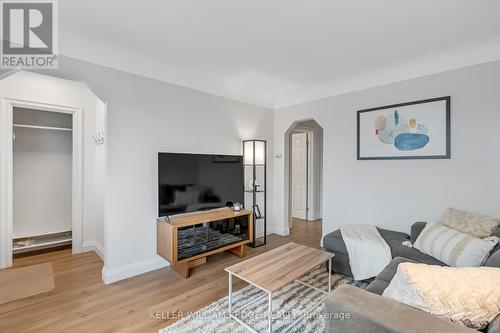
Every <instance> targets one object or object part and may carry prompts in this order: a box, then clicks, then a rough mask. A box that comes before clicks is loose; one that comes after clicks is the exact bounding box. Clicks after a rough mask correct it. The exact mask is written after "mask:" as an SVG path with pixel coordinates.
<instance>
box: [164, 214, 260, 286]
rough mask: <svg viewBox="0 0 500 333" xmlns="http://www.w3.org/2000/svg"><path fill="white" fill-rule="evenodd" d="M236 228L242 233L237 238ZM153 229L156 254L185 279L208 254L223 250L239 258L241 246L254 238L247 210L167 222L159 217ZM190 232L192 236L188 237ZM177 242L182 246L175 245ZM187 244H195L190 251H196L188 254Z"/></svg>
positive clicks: (180, 216) (166, 219)
mask: <svg viewBox="0 0 500 333" xmlns="http://www.w3.org/2000/svg"><path fill="white" fill-rule="evenodd" d="M214 224H215V225H216V226H221V225H222V224H226V229H227V230H225V231H218V230H215V229H214V228H213V226H214ZM237 225H240V227H239V228H240V229H243V228H242V226H244V230H245V232H244V233H242V234H241V235H240V234H238V233H237V230H238V229H237V228H238V227H237ZM156 226H157V228H156V231H157V236H156V237H157V243H158V244H157V246H158V247H157V252H158V254H159V255H160V256H162V257H163V258H165V259H166V260H168V261H169V262H170V265H171V267H172V268H173V269H174V270H175V271H176V272H177V273H179V274H180V275H181V276H183V277H184V278H186V279H187V278H188V277H189V269H190V268H192V267H195V266H198V265H201V264H204V263H205V262H206V261H207V256H209V255H211V254H215V253H219V252H223V251H227V252H229V253H231V254H234V255H236V256H238V257H243V256H244V255H245V251H244V246H245V244H249V243H251V242H252V241H253V236H254V235H253V214H252V212H251V211H248V210H241V211H239V212H235V211H233V210H232V209H231V208H219V209H213V210H209V211H202V212H194V213H187V214H182V215H177V216H173V217H171V218H170V219H168V218H166V217H160V218H158V219H157V223H156ZM190 227H192V228H190ZM230 231H232V232H230ZM190 232H191V233H192V234H189V233H190ZM200 232H201V233H203V232H206V240H205V238H203V237H205V236H203V235H201V236H200ZM197 233H198V235H197ZM179 235H180V236H179ZM186 235H187V236H186ZM236 235H238V236H236ZM240 236H241V237H240ZM218 237H219V238H218ZM223 238H226V240H224V241H226V242H230V243H228V244H225V243H223V242H224V241H223V240H222V239H223ZM238 239H240V240H239V241H238ZM180 242H181V243H182V244H179V243H180ZM190 242H197V244H194V245H193V248H195V247H196V249H199V250H198V251H193V253H192V255H191V254H190V252H189V251H190V247H189V244H191V243H190ZM186 243H187V244H188V245H186ZM186 249H187V250H186ZM200 249H201V250H200ZM179 250H181V251H182V253H180V251H179ZM186 252H187V253H188V254H186Z"/></svg>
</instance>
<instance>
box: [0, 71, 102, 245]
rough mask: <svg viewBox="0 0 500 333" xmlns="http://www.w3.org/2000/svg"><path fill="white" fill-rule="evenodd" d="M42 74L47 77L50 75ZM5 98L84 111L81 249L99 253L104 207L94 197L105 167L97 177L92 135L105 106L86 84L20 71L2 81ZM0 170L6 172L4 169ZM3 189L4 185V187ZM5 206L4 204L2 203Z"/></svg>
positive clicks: (0, 93) (99, 187)
mask: <svg viewBox="0 0 500 333" xmlns="http://www.w3.org/2000/svg"><path fill="white" fill-rule="evenodd" d="M43 73H44V74H47V73H48V72H43ZM4 97H6V98H12V99H20V100H27V101H33V102H37V103H47V104H53V105H54V104H55V105H63V106H73V107H81V108H82V109H83V112H82V113H83V115H82V117H83V182H84V185H83V206H82V210H83V222H82V246H83V250H84V251H85V250H93V249H96V247H97V250H99V251H102V249H103V247H104V235H103V234H104V230H103V216H104V212H103V210H102V207H103V204H102V202H101V203H98V202H96V201H98V200H102V199H99V197H95V195H94V194H95V193H99V192H101V193H102V192H103V191H104V190H103V184H102V182H101V183H98V182H100V181H99V179H101V178H102V177H103V175H102V174H103V173H104V166H102V165H101V166H99V167H98V168H97V169H98V170H101V175H98V174H97V173H96V163H97V164H98V163H100V161H99V159H96V149H98V148H96V145H95V143H94V141H93V139H92V135H93V134H94V133H95V131H96V122H97V119H98V118H99V117H103V116H104V107H105V105H104V103H103V102H102V101H100V100H99V99H98V98H97V97H96V96H95V95H94V94H93V93H92V91H90V90H89V89H88V88H87V86H86V85H85V84H82V83H79V82H73V81H68V80H63V79H60V78H56V77H51V76H47V75H40V74H37V73H30V72H18V73H15V74H13V75H10V76H6V77H4V78H2V79H1V80H0V98H4ZM98 112H99V113H98ZM1 127H2V126H0V130H1ZM0 153H1V152H0ZM0 157H1V155H0ZM0 167H1V166H0ZM0 171H2V172H3V170H0ZM99 177H100V178H99ZM2 186H4V185H3V184H2ZM96 198H97V199H96ZM2 200H4V198H2ZM3 203H5V202H4V201H3Z"/></svg>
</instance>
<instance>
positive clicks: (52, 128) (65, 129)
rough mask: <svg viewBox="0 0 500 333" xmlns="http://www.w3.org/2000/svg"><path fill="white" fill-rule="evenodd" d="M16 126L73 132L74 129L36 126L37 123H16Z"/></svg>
mask: <svg viewBox="0 0 500 333" xmlns="http://www.w3.org/2000/svg"><path fill="white" fill-rule="evenodd" d="M13 126H14V127H21V128H34V129H44V130H52V131H66V132H71V131H72V130H73V129H71V128H65V127H50V126H35V125H23V124H14V125H13Z"/></svg>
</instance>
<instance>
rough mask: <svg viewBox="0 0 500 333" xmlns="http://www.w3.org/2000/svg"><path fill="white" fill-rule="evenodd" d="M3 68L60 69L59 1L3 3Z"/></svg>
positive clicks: (7, 0) (4, 0)
mask: <svg viewBox="0 0 500 333" xmlns="http://www.w3.org/2000/svg"><path fill="white" fill-rule="evenodd" d="M0 4H1V18H2V23H1V36H2V52H1V63H0V64H1V65H0V67H1V68H57V52H58V47H57V46H58V40H57V37H58V34H57V32H58V30H57V28H58V24H57V23H58V22H57V19H58V17H57V3H56V0H39V1H37V0H31V1H19V0H2V1H1V2H0Z"/></svg>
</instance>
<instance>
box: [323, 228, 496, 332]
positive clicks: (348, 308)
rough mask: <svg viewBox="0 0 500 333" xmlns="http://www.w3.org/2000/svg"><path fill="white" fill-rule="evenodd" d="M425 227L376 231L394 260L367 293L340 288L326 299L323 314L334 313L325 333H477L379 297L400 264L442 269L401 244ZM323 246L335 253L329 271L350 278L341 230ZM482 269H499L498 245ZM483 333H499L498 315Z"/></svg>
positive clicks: (326, 239)
mask: <svg viewBox="0 0 500 333" xmlns="http://www.w3.org/2000/svg"><path fill="white" fill-rule="evenodd" d="M425 224H426V223H425V222H417V223H415V224H413V225H412V227H411V235H407V234H405V233H402V232H396V231H391V230H385V229H379V232H380V234H381V235H382V237H383V238H384V239H385V241H386V242H387V244H388V245H389V247H390V248H391V253H392V257H393V260H392V261H391V263H390V264H389V265H387V267H386V268H385V269H384V270H382V272H380V273H379V274H378V275H377V276H376V278H375V279H374V280H373V281H372V282H371V283H370V284H369V285H368V287H367V288H366V290H363V289H361V288H357V287H354V286H350V285H343V286H340V287H338V288H336V289H335V290H334V291H333V292H332V293H331V294H330V295H329V296H328V297H327V299H326V301H325V312H326V313H327V314H333V316H330V318H327V320H326V332H329V333H341V332H349V333H357V332H375V333H395V332H403V333H405V332H408V333H410V332H411V333H420V332H421V333H424V332H425V333H428V332H444V333H448V332H449V333H452V332H456V333H460V332H476V331H475V330H472V329H468V328H465V327H463V326H460V325H457V324H455V323H452V322H451V321H447V320H444V319H441V318H439V317H436V316H433V315H431V314H427V313H424V312H422V311H420V310H417V309H414V308H412V307H409V306H407V305H405V304H401V303H399V302H396V301H394V300H391V299H388V298H385V297H383V296H381V295H382V293H383V292H384V290H385V288H387V286H388V285H389V283H390V281H391V280H392V278H393V277H394V275H395V274H396V270H397V267H398V265H399V264H400V263H401V262H420V263H426V264H433V265H441V266H445V264H444V263H442V262H441V261H439V260H436V259H434V258H433V257H431V256H428V255H426V254H424V253H422V252H420V251H418V250H417V249H415V248H410V247H407V246H404V245H401V243H402V242H403V241H405V240H411V241H412V243H413V242H414V241H415V240H416V239H417V237H418V235H419V234H420V233H421V232H422V230H423V228H424V227H425ZM495 236H498V237H500V227H499V228H497V230H496V232H495ZM323 245H324V247H325V248H326V250H327V251H329V252H333V253H335V258H334V259H333V264H332V270H333V271H334V272H338V273H342V274H345V275H351V276H352V273H351V269H350V266H349V256H348V254H347V250H346V248H345V243H344V241H343V240H342V235H341V233H340V231H339V230H337V231H334V232H332V233H330V234H328V235H326V236H325V237H324V238H323ZM485 266H490V267H500V245H497V246H496V247H495V248H494V249H493V251H492V252H491V253H490V256H489V257H488V259H487V260H486V261H485ZM335 314H349V315H350V316H349V318H348V319H347V318H346V317H345V316H335ZM341 318H342V319H341ZM486 332H488V333H500V315H499V316H497V317H496V319H495V320H494V321H493V322H492V323H491V324H490V325H489V327H488V328H487V330H486Z"/></svg>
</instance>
